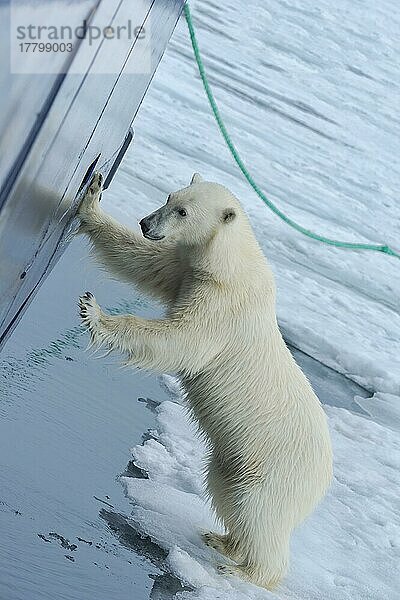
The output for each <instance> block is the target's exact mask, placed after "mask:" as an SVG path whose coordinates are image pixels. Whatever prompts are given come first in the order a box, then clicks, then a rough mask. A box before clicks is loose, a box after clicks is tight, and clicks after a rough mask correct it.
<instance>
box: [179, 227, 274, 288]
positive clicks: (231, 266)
mask: <svg viewBox="0 0 400 600" xmlns="http://www.w3.org/2000/svg"><path fill="white" fill-rule="evenodd" d="M189 262H190V264H191V266H192V268H193V270H194V271H196V270H197V271H199V272H202V273H204V274H206V275H207V276H209V277H210V278H212V279H213V280H215V281H216V282H217V283H221V284H224V283H225V284H229V283H233V284H234V283H235V282H237V281H238V279H240V281H241V282H242V284H243V283H244V282H245V281H248V282H249V283H250V284H253V285H254V283H255V279H257V278H259V277H260V276H262V274H263V273H265V274H266V275H267V276H268V277H269V278H271V281H273V275H272V272H271V271H270V268H269V265H268V263H267V261H266V259H265V257H264V255H263V253H262V251H261V248H260V246H259V245H258V242H257V240H256V239H255V237H254V234H253V231H252V230H251V228H249V229H248V230H247V228H246V229H244V230H243V228H242V229H241V231H240V235H239V236H236V235H232V231H231V230H230V229H229V228H228V227H227V228H226V229H221V230H219V231H218V232H217V233H216V234H215V236H214V237H213V238H212V239H211V240H209V241H208V242H207V243H205V244H204V245H199V246H196V247H195V248H192V249H191V251H190V252H189Z"/></svg>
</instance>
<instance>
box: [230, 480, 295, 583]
mask: <svg viewBox="0 0 400 600" xmlns="http://www.w3.org/2000/svg"><path fill="white" fill-rule="evenodd" d="M270 499H271V495H270V494H268V495H267V494H265V491H264V490H263V488H260V487H259V486H255V487H254V488H253V489H251V490H250V491H249V490H245V491H244V494H241V495H240V497H239V498H238V503H237V506H236V514H235V515H234V519H235V523H234V525H233V526H232V527H231V528H230V535H231V537H232V539H233V540H235V544H236V547H237V552H238V554H240V555H241V561H240V564H237V565H221V566H220V567H219V568H218V570H219V572H220V573H223V574H226V575H236V576H237V577H241V578H242V579H245V580H246V581H251V582H252V583H255V584H256V585H259V586H261V587H265V588H267V589H274V588H275V587H276V586H277V585H278V583H279V582H280V581H281V579H282V578H283V576H284V575H285V573H286V570H287V566H288V562H289V541H290V533H291V529H290V526H288V523H287V522H286V521H285V522H284V521H283V519H284V514H283V513H282V506H274V503H273V502H271V501H270ZM287 516H288V518H289V515H287Z"/></svg>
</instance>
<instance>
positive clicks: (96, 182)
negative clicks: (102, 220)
mask: <svg viewBox="0 0 400 600" xmlns="http://www.w3.org/2000/svg"><path fill="white" fill-rule="evenodd" d="M102 191H103V175H102V174H101V173H95V174H94V175H93V177H92V180H91V182H90V184H89V187H88V188H87V190H86V193H85V195H84V197H83V200H82V202H81V204H80V206H79V209H78V216H79V217H80V218H81V221H82V224H84V223H85V221H86V220H88V217H89V215H90V213H93V212H96V211H98V210H99V202H100V199H101V193H102Z"/></svg>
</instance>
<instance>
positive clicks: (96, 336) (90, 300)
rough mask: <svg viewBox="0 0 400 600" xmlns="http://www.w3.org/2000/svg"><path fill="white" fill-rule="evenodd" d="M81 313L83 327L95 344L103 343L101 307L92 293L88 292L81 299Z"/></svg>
mask: <svg viewBox="0 0 400 600" xmlns="http://www.w3.org/2000/svg"><path fill="white" fill-rule="evenodd" d="M79 313H80V315H81V318H82V323H83V325H84V326H85V327H86V328H87V329H88V330H89V332H90V335H91V338H92V340H93V341H94V342H101V329H100V327H101V316H102V312H101V309H100V306H99V305H98V304H97V302H96V298H95V297H94V296H93V294H91V293H90V292H86V293H85V294H83V296H81V297H80V298H79Z"/></svg>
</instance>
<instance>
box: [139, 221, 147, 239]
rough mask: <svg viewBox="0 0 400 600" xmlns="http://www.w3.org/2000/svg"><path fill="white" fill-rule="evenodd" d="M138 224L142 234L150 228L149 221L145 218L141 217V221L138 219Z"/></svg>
mask: <svg viewBox="0 0 400 600" xmlns="http://www.w3.org/2000/svg"><path fill="white" fill-rule="evenodd" d="M139 225H140V228H141V230H142V233H143V235H145V234H146V233H148V231H149V230H150V225H149V222H148V220H147V219H146V218H144V219H142V220H141V221H139Z"/></svg>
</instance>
